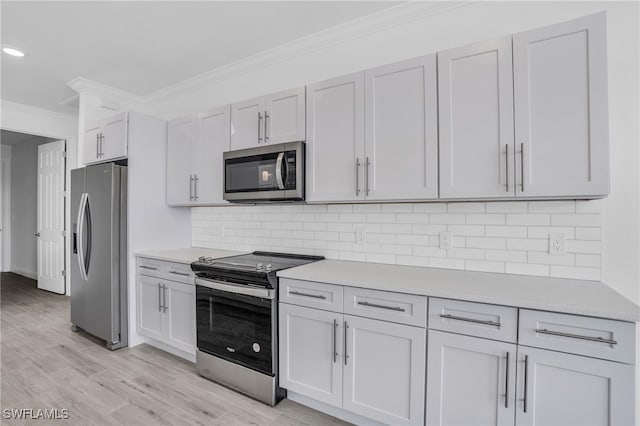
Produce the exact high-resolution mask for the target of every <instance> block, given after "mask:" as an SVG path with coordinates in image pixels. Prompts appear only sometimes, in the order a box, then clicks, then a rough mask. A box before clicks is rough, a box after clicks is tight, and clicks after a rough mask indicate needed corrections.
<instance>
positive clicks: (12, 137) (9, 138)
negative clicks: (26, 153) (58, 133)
mask: <svg viewBox="0 0 640 426" xmlns="http://www.w3.org/2000/svg"><path fill="white" fill-rule="evenodd" d="M35 139H37V140H38V144H40V143H44V142H48V141H53V140H55V139H51V138H45V137H43V136H35V135H29V134H26V133H18V132H11V131H9V130H0V143H2V145H16V144H19V143H22V142H26V141H30V140H35Z"/></svg>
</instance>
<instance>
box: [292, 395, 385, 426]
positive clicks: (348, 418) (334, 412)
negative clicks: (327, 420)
mask: <svg viewBox="0 0 640 426" xmlns="http://www.w3.org/2000/svg"><path fill="white" fill-rule="evenodd" d="M287 399H290V400H291V401H294V402H297V403H298V404H302V405H304V406H306V407H309V408H313V409H314V410H317V411H320V412H322V413H324V414H328V415H330V416H333V417H337V418H338V419H340V420H344V421H345V422H349V423H353V424H355V425H367V426H378V425H379V426H382V425H384V423H380V422H377V421H375V420H373V419H369V418H367V417H364V416H361V415H360V414H356V413H352V412H351V411H347V410H345V409H343V408H339V407H334V406H333V405H329V404H326V403H324V402H320V401H316V400H315V399H312V398H309V397H307V396H304V395H300V394H299V393H295V392H291V391H290V390H288V391H287Z"/></svg>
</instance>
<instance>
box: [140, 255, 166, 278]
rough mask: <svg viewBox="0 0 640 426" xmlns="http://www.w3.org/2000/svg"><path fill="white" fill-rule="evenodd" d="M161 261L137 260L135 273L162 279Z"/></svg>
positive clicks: (142, 258) (141, 258)
mask: <svg viewBox="0 0 640 426" xmlns="http://www.w3.org/2000/svg"><path fill="white" fill-rule="evenodd" d="M163 263H164V262H162V261H160V260H153V259H146V258H144V257H139V258H138V263H137V265H138V266H137V268H136V272H137V273H138V274H139V275H148V276H152V277H162V266H163Z"/></svg>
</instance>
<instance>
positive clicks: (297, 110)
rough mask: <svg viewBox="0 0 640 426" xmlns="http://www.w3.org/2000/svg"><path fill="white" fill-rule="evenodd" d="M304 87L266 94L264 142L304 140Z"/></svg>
mask: <svg viewBox="0 0 640 426" xmlns="http://www.w3.org/2000/svg"><path fill="white" fill-rule="evenodd" d="M304 94H305V88H304V87H298V88H295V89H291V90H285V91H283V92H279V93H274V94H273V95H269V96H267V100H266V107H267V111H268V114H267V115H268V116H267V117H265V138H266V143H270V144H273V143H285V142H296V141H303V140H305V96H304Z"/></svg>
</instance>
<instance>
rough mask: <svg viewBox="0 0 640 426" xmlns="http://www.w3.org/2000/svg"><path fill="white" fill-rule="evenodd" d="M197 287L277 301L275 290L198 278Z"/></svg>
mask: <svg viewBox="0 0 640 426" xmlns="http://www.w3.org/2000/svg"><path fill="white" fill-rule="evenodd" d="M196 285H200V286H202V287H207V288H211V289H214V290H220V291H226V292H229V293H234V294H244V295H245V296H253V297H261V298H263V299H275V297H276V294H275V290H273V289H268V288H254V287H249V286H246V285H234V284H230V283H224V282H221V281H214V280H208V279H207V280H205V279H202V278H196Z"/></svg>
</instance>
